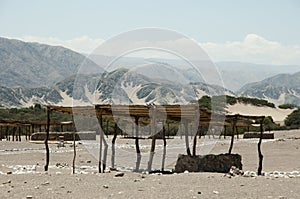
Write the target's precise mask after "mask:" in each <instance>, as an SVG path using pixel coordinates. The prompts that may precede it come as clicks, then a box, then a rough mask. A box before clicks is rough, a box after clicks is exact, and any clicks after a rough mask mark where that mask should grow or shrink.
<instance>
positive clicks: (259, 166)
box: [257, 120, 264, 175]
mask: <svg viewBox="0 0 300 199" xmlns="http://www.w3.org/2000/svg"><path fill="white" fill-rule="evenodd" d="M263 131H264V130H263V120H261V121H260V136H259V142H258V145H257V149H258V158H259V163H258V169H257V175H261V171H262V163H263V158H264V156H263V154H262V153H261V142H262V138H263Z"/></svg>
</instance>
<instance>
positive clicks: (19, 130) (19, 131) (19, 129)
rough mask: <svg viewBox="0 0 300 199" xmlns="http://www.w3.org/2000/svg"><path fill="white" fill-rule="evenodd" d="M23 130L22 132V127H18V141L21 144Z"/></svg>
mask: <svg viewBox="0 0 300 199" xmlns="http://www.w3.org/2000/svg"><path fill="white" fill-rule="evenodd" d="M21 130H22V129H21V126H20V125H19V126H18V133H19V139H18V141H19V142H21Z"/></svg>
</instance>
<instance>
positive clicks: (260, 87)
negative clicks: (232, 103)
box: [238, 72, 300, 106]
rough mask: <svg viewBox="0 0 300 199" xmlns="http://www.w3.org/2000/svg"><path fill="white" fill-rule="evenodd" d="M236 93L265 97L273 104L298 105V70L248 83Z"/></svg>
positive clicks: (299, 78) (299, 83)
mask: <svg viewBox="0 0 300 199" xmlns="http://www.w3.org/2000/svg"><path fill="white" fill-rule="evenodd" d="M238 95H242V96H248V97H256V98H260V99H266V100H268V101H270V102H273V103H275V104H277V105H278V104H295V105H298V106H299V105H300V72H298V73H294V74H279V75H276V76H273V77H270V78H267V79H265V80H263V81H260V82H255V83H250V84H247V85H245V86H244V87H242V88H241V89H240V90H239V91H238Z"/></svg>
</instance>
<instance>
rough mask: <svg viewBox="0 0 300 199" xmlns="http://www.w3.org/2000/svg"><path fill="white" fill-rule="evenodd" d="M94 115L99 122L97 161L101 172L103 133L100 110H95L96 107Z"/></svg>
mask: <svg viewBox="0 0 300 199" xmlns="http://www.w3.org/2000/svg"><path fill="white" fill-rule="evenodd" d="M96 115H97V119H98V123H99V127H100V128H99V161H98V172H99V173H101V165H102V140H103V133H102V131H103V130H102V112H101V110H99V112H98V111H97V108H96Z"/></svg>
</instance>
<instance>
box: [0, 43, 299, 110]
mask: <svg viewBox="0 0 300 199" xmlns="http://www.w3.org/2000/svg"><path fill="white" fill-rule="evenodd" d="M89 58H90V59H86V57H85V56H84V55H82V54H79V53H77V52H74V51H72V50H69V49H66V48H64V47H57V46H49V45H44V44H38V43H27V42H22V41H18V40H9V39H6V38H0V70H1V71H0V74H1V76H0V105H2V106H4V107H21V106H29V105H32V104H34V103H43V104H45V103H50V104H57V105H66V104H68V105H72V99H74V103H75V104H91V103H95V102H97V103H99V102H101V103H113V102H114V103H150V102H155V103H188V102H190V101H193V100H195V99H197V98H200V97H201V96H203V95H220V94H229V95H243V96H250V97H257V98H263V99H268V100H270V101H272V102H275V103H276V104H283V103H293V104H297V105H300V73H296V72H298V71H300V67H299V66H272V65H269V66H265V65H257V64H250V63H238V62H218V63H216V65H217V68H218V70H219V71H220V75H221V77H222V79H223V81H224V85H211V84H209V82H208V83H206V82H205V81H203V79H202V78H201V77H199V76H198V75H197V74H196V73H195V72H194V71H193V70H191V69H188V68H186V67H184V66H183V67H181V66H182V63H179V62H177V61H175V60H161V59H149V60H147V63H148V64H147V65H143V66H144V67H138V68H137V69H135V70H129V69H128V68H130V66H139V65H140V64H143V63H144V60H142V59H141V58H125V59H122V61H119V62H118V63H117V64H116V65H115V67H116V68H113V69H111V70H109V71H105V70H104V69H103V68H104V67H105V64H103V65H101V63H102V62H101V60H102V61H103V60H105V59H106V60H108V57H105V56H98V55H92V56H89ZM99 63H100V64H99ZM103 63H105V61H104V62H103ZM99 65H100V66H99ZM82 67H85V68H84V70H82ZM173 67H175V68H177V69H176V70H174V68H173ZM79 69H81V70H80V73H83V74H79V73H78V71H79ZM155 73H156V74H155ZM281 73H295V74H294V75H292V74H281ZM274 75H275V76H274ZM272 76H274V77H272ZM266 78H267V79H266ZM254 82H256V83H254ZM223 86H225V87H226V89H225V88H224V87H223ZM232 91H235V93H234V92H232Z"/></svg>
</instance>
